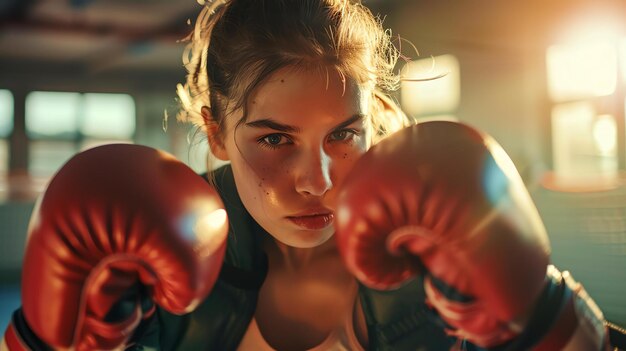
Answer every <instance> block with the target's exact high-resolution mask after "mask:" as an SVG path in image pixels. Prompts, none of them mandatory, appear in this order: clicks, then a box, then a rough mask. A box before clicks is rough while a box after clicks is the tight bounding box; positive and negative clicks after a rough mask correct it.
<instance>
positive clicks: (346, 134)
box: [328, 129, 359, 141]
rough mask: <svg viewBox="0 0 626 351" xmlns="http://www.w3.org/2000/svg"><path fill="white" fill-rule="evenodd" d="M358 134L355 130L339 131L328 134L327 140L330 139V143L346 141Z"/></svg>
mask: <svg viewBox="0 0 626 351" xmlns="http://www.w3.org/2000/svg"><path fill="white" fill-rule="evenodd" d="M358 134H359V132H358V131H356V130H355V129H341V130H337V131H334V132H332V133H330V135H329V136H328V139H330V141H346V140H350V139H352V137H354V136H355V135H358Z"/></svg>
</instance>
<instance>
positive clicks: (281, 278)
mask: <svg viewBox="0 0 626 351" xmlns="http://www.w3.org/2000/svg"><path fill="white" fill-rule="evenodd" d="M356 296H357V284H356V281H355V280H354V278H353V277H352V276H351V275H350V274H348V273H347V272H346V271H345V270H344V269H343V264H342V263H341V262H340V261H339V258H336V259H334V258H329V259H327V260H321V261H320V262H317V263H315V264H314V265H312V266H311V267H309V268H307V269H306V270H301V271H297V272H293V271H289V270H287V269H282V268H281V267H280V266H273V267H272V262H271V260H270V269H269V271H268V275H267V278H266V280H265V282H264V284H263V286H262V288H261V291H260V293H259V300H258V304H257V309H256V312H255V318H256V321H257V324H258V327H259V330H260V332H261V334H262V335H263V337H264V338H265V339H266V341H267V342H268V343H269V344H270V345H272V346H273V347H274V348H276V349H281V350H282V349H308V348H311V347H314V346H316V345H319V344H320V343H321V342H323V341H324V340H325V338H326V337H327V336H328V335H329V334H330V333H331V332H333V331H336V330H337V329H341V328H346V326H349V327H352V326H353V325H354V324H358V320H355V318H356V319H358V318H359V316H361V315H362V314H360V313H356V312H357V309H358V308H359V305H358V304H357V303H356V302H357V301H356ZM361 318H362V317H361ZM355 322H356V323H355Z"/></svg>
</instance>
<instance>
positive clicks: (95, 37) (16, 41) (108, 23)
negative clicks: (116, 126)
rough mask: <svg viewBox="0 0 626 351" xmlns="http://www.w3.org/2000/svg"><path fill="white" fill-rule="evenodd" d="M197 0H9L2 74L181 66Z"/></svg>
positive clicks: (111, 73)
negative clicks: (184, 40) (182, 40)
mask: <svg viewBox="0 0 626 351" xmlns="http://www.w3.org/2000/svg"><path fill="white" fill-rule="evenodd" d="M200 8H201V7H200V5H199V4H198V3H197V2H196V1H193V0H4V1H3V2H1V5H0V20H1V22H0V64H1V67H2V68H1V69H2V76H4V77H5V80H4V81H5V83H6V80H7V79H6V78H7V77H9V79H10V77H13V78H14V81H13V82H8V83H9V84H11V83H15V84H17V83H18V82H17V80H23V79H24V75H25V74H28V73H29V72H30V73H34V74H33V76H34V77H33V79H41V78H42V77H50V76H51V77H52V78H53V79H56V78H62V77H64V76H65V77H68V78H79V79H80V78H82V79H105V80H106V79H107V78H110V77H118V78H121V77H134V78H141V77H142V76H149V75H151V74H154V73H157V72H158V73H160V74H164V75H166V76H167V75H168V74H177V75H180V72H181V71H182V63H181V62H182V60H181V55H182V50H183V47H184V43H181V42H180V39H182V38H184V37H185V36H186V35H187V34H188V33H189V31H190V29H191V26H190V24H189V23H190V20H192V19H194V18H195V17H196V15H197V13H198V12H199V10H200Z"/></svg>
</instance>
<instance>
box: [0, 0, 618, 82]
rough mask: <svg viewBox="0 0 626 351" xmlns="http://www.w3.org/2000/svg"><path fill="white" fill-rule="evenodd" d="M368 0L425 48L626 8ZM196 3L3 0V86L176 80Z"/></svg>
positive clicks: (487, 41) (531, 38) (491, 38)
mask: <svg viewBox="0 0 626 351" xmlns="http://www.w3.org/2000/svg"><path fill="white" fill-rule="evenodd" d="M363 2H364V3H365V4H366V5H367V6H369V7H370V8H372V11H373V12H374V13H381V14H388V16H387V17H386V19H385V25H386V26H389V25H391V26H392V27H394V31H395V33H401V34H402V35H403V36H404V37H405V38H408V39H409V40H411V41H413V42H416V43H418V44H419V46H420V49H422V48H425V49H427V50H426V52H427V53H436V47H437V46H439V47H440V48H439V50H440V51H443V52H445V51H449V50H450V49H454V48H455V47H470V48H474V47H488V48H489V47H495V48H496V49H498V48H505V49H506V48H509V47H511V46H519V45H522V44H523V43H524V42H530V43H537V42H538V37H539V36H541V35H544V33H545V32H546V30H547V29H548V28H549V27H550V26H551V25H552V23H553V22H554V19H555V18H556V17H557V16H559V14H562V13H565V12H567V11H568V10H569V9H570V8H572V7H573V4H579V5H580V4H588V5H589V4H591V5H593V6H595V7H598V5H599V4H605V5H606V4H613V6H612V7H610V9H611V11H610V12H612V13H626V9H625V6H624V4H625V3H626V2H625V1H623V0H526V1H516V2H512V1H497V0H474V1H471V2H465V1H460V2H459V1H454V0H363ZM200 9H201V5H199V4H198V2H197V1H196V0H2V1H0V87H8V88H16V87H17V88H19V86H25V87H28V88H32V87H39V88H44V89H67V88H68V86H69V87H70V88H71V89H80V87H81V86H82V87H84V89H90V90H92V91H93V90H98V89H103V90H109V91H110V90H116V89H117V90H120V89H121V90H124V89H127V88H128V89H151V88H156V87H158V86H161V87H163V86H167V87H168V88H170V89H173V88H171V87H172V86H173V85H171V84H175V83H177V82H179V81H180V80H181V79H182V77H183V75H184V71H183V67H182V59H181V57H182V52H183V48H184V43H182V42H180V40H181V39H182V38H184V37H186V36H187V34H188V33H189V32H190V30H191V24H190V23H191V22H192V21H194V20H195V18H196V15H197V14H198V12H199V11H200ZM616 9H618V10H616ZM585 12H587V11H585Z"/></svg>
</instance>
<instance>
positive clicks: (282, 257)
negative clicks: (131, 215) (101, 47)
mask: <svg viewBox="0 0 626 351" xmlns="http://www.w3.org/2000/svg"><path fill="white" fill-rule="evenodd" d="M397 57H398V53H397V52H396V50H395V48H394V46H393V45H392V43H391V42H390V34H389V33H388V32H385V31H384V29H383V28H382V26H381V24H380V22H379V21H378V20H377V19H376V18H375V17H374V16H373V15H372V14H371V13H370V11H369V10H368V9H367V8H366V7H364V6H363V5H361V4H360V3H358V2H352V1H341V0H298V1H289V0H278V1H244V0H232V1H216V2H214V3H211V4H209V5H208V6H207V7H206V8H205V9H204V10H203V11H202V13H201V14H200V16H199V17H198V20H197V23H196V26H195V31H194V33H193V35H192V36H191V43H190V46H189V55H188V60H187V61H186V62H185V65H186V67H187V70H188V71H189V75H188V79H187V83H186V85H184V86H179V89H178V93H179V96H180V100H181V102H182V105H183V108H184V110H183V113H182V114H181V115H180V117H181V118H182V119H183V120H185V121H191V122H193V123H195V124H196V125H197V126H198V127H200V128H202V129H203V130H204V131H205V132H206V135H207V137H208V142H209V144H210V147H211V151H212V152H213V155H214V156H216V157H217V158H218V159H221V160H228V161H230V165H228V166H226V167H223V168H221V169H218V170H217V171H215V172H213V173H211V174H209V175H208V177H209V178H210V179H211V180H213V181H214V183H215V185H216V186H217V188H218V190H220V192H221V195H222V197H223V199H224V202H225V204H226V207H227V212H228V213H229V217H230V218H231V220H230V222H231V227H232V230H231V233H230V235H229V238H230V241H229V243H228V253H227V259H226V262H225V268H224V270H223V272H222V275H221V279H220V283H218V286H217V287H216V291H215V292H214V293H212V295H211V296H210V297H209V299H208V300H207V301H206V302H205V303H204V304H203V305H202V306H201V307H200V309H199V310H198V311H196V312H194V313H193V315H192V316H188V317H185V318H187V319H189V326H186V327H185V328H183V329H185V331H184V332H183V334H184V335H181V336H180V337H182V340H181V341H180V343H179V342H178V337H175V338H174V339H175V340H177V341H176V343H179V346H180V347H182V348H183V349H187V348H189V349H191V348H194V349H196V347H198V348H200V347H204V348H207V349H235V348H237V349H242V350H246V349H249V350H269V349H278V350H305V349H320V350H322V349H323V350H327V349H354V350H358V349H361V348H364V347H367V345H368V344H370V343H374V344H377V343H378V344H382V343H389V345H391V344H392V343H393V342H394V340H392V338H391V337H389V339H390V340H385V341H383V340H377V339H378V338H379V336H372V335H368V330H367V323H366V318H369V319H370V320H372V321H374V320H375V319H376V318H381V320H380V323H379V326H380V328H381V331H380V332H381V333H384V332H383V330H382V329H384V328H385V327H387V328H388V329H389V330H393V333H395V334H397V335H395V337H396V338H398V339H401V337H403V336H404V335H402V334H403V333H402V332H400V331H399V330H396V329H394V323H397V324H398V325H401V324H402V325H404V326H405V328H406V326H411V327H416V326H417V323H415V321H416V318H417V317H416V316H417V315H419V314H420V313H424V311H423V310H420V309H419V308H417V307H415V308H412V309H411V308H408V309H402V310H397V311H396V310H394V308H396V309H397V308H399V307H400V306H401V305H402V304H403V303H404V304H406V303H407V302H401V301H398V306H397V307H394V306H392V304H391V303H390V302H386V301H382V303H383V304H389V306H367V308H368V311H369V314H370V315H369V316H366V313H364V306H363V305H362V302H363V300H362V299H363V298H364V297H366V296H365V295H367V294H373V292H369V291H363V292H362V293H361V295H362V298H361V299H359V292H358V286H357V282H356V280H355V279H354V278H353V276H352V275H351V274H350V273H348V272H347V271H346V269H345V268H344V265H343V263H342V262H341V258H340V256H339V254H338V252H337V248H336V246H335V241H334V240H333V239H332V236H333V231H334V229H333V220H334V214H333V203H334V200H335V196H336V190H337V186H338V184H340V183H341V182H342V180H343V178H344V177H345V175H346V173H347V172H348V171H349V170H350V169H351V167H352V166H353V164H354V162H355V161H356V159H357V158H358V157H359V156H360V155H361V154H363V153H364V152H365V151H366V150H367V149H368V148H369V147H370V146H371V145H372V144H373V143H375V142H376V141H377V140H378V139H379V138H380V137H381V136H383V135H385V134H386V133H389V132H391V131H394V130H397V129H398V128H400V127H402V126H404V125H406V119H405V117H404V115H403V114H402V113H401V112H400V111H399V109H397V108H396V107H395V105H394V104H393V103H392V102H391V100H390V99H389V98H387V97H386V96H385V95H384V92H389V91H392V90H393V89H395V88H396V87H397V83H398V80H399V79H398V76H396V75H395V74H394V72H393V68H394V66H395V64H396V59H397ZM265 257H267V262H266V261H265V260H266V258H265ZM222 283H223V284H222ZM409 288H410V287H409ZM221 290H224V292H222V291H221ZM368 299H369V300H372V301H371V302H372V303H374V302H375V301H374V300H377V299H376V298H374V297H368ZM369 300H368V301H369ZM417 300H418V299H416V298H415V296H412V297H411V301H417ZM411 304H413V305H416V304H415V303H413V302H411V303H409V305H405V306H404V307H405V308H406V307H408V306H410V305H411ZM381 308H382V309H383V310H385V309H388V311H382V310H381V311H374V309H381ZM400 308H401V307H400ZM375 312H376V313H381V316H375V315H374V314H375ZM221 314H223V317H222V316H221ZM384 314H386V315H384ZM422 317H423V316H422ZM169 318H172V319H176V317H173V316H169ZM411 321H412V322H411ZM403 323H404V324H403ZM407 323H408V324H407ZM166 324H168V323H165V324H164V325H166ZM372 325H374V324H372ZM167 328H171V327H167ZM408 329H411V328H408ZM428 329H429V328H422V329H420V330H418V332H419V333H420V334H424V335H426V334H429V335H428V337H429V338H430V340H429V341H428V342H426V341H424V345H427V344H429V345H438V346H433V347H434V348H432V349H443V348H445V346H444V345H448V344H449V341H448V340H447V338H445V337H444V336H443V332H438V333H434V335H433V332H432V331H431V332H430V333H428ZM372 331H373V330H372ZM408 331H409V330H406V331H404V332H408ZM171 334H176V333H175V332H174V331H172V330H171ZM387 334H389V333H387ZM381 335H382V334H381ZM169 339H172V338H169ZM372 339H376V340H372ZM164 342H165V343H167V341H164ZM162 346H166V345H162ZM166 347H169V345H167V346H166Z"/></svg>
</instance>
